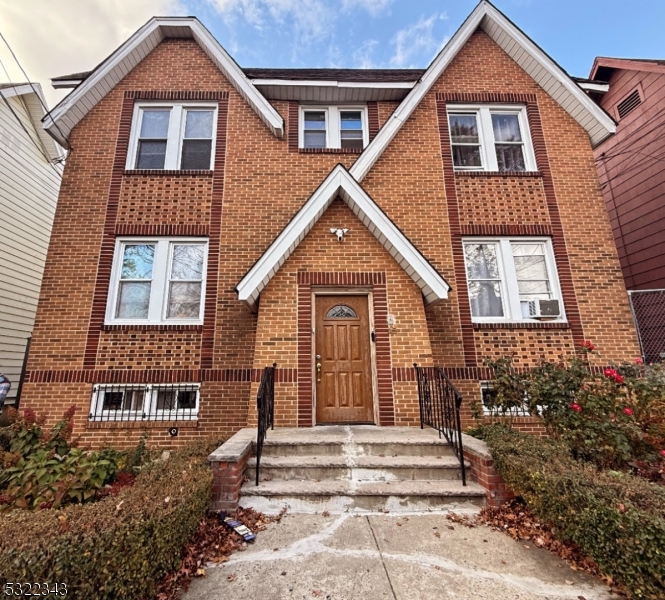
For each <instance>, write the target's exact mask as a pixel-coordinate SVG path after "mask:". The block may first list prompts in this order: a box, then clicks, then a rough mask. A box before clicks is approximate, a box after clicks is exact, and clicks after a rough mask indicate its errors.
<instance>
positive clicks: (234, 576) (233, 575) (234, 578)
mask: <svg viewBox="0 0 665 600" xmlns="http://www.w3.org/2000/svg"><path fill="white" fill-rule="evenodd" d="M236 579H238V576H237V575H236V574H235V573H231V575H229V576H228V577H227V578H226V581H235V580H236Z"/></svg>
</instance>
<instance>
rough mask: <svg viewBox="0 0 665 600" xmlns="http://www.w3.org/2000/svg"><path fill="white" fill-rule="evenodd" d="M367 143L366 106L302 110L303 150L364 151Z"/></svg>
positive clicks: (301, 133)
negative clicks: (341, 149)
mask: <svg viewBox="0 0 665 600" xmlns="http://www.w3.org/2000/svg"><path fill="white" fill-rule="evenodd" d="M368 143H369V132H368V128H367V108H366V107H365V106H301V107H300V144H299V146H300V148H311V149H326V148H331V149H338V148H345V149H363V148H364V147H365V146H366V145H367V144H368Z"/></svg>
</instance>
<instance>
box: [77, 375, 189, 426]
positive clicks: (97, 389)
mask: <svg viewBox="0 0 665 600" xmlns="http://www.w3.org/2000/svg"><path fill="white" fill-rule="evenodd" d="M160 389H166V390H177V389H185V390H189V391H195V392H196V404H195V406H194V408H181V409H174V410H167V409H161V410H158V409H157V394H155V392H156V391H158V390H160ZM106 390H108V391H109V392H120V391H125V390H143V394H144V395H143V408H146V407H148V409H147V410H140V411H139V410H121V409H119V410H104V397H103V395H102V394H103V393H104V392H105V391H106ZM200 401H201V384H200V383H151V384H140V383H127V384H122V383H121V384H118V383H113V384H112V383H109V384H102V383H98V384H95V385H93V386H92V397H91V399H90V413H89V414H90V417H89V420H91V421H132V422H133V421H174V420H178V421H196V420H197V419H198V414H199V408H200ZM144 415H145V417H144Z"/></svg>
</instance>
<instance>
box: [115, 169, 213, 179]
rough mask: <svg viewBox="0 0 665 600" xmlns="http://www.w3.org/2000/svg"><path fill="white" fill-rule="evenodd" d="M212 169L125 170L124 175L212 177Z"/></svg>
mask: <svg viewBox="0 0 665 600" xmlns="http://www.w3.org/2000/svg"><path fill="white" fill-rule="evenodd" d="M214 173H215V171H213V170H212V169H125V172H124V175H127V176H132V175H151V176H156V177H164V176H167V177H193V176H198V177H212V176H213V174H214Z"/></svg>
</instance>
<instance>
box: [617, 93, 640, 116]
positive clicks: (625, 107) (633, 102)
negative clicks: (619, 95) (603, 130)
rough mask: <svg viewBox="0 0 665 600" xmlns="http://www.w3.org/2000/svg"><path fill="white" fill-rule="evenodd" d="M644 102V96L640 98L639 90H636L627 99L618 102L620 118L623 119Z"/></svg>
mask: <svg viewBox="0 0 665 600" xmlns="http://www.w3.org/2000/svg"><path fill="white" fill-rule="evenodd" d="M640 104H642V98H640V92H639V90H635V91H634V92H632V93H631V94H630V95H628V96H627V97H626V98H625V99H623V100H622V101H621V102H619V104H617V112H618V113H619V118H620V119H623V118H624V117H625V116H626V115H628V114H629V113H631V112H632V111H633V109H635V108H637V107H638V106H639V105H640Z"/></svg>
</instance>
